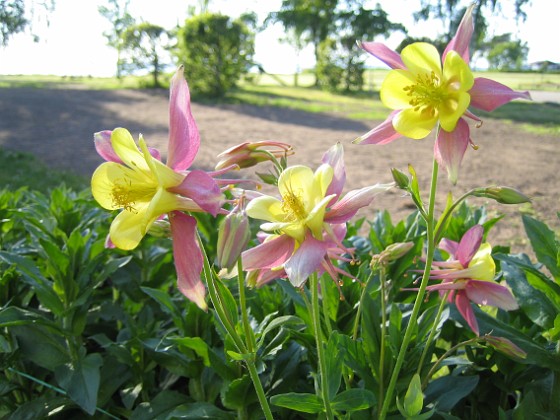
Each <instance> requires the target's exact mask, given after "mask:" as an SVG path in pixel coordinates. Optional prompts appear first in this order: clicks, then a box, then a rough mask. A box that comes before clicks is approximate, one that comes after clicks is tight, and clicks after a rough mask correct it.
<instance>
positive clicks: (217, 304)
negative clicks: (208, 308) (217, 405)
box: [197, 233, 273, 420]
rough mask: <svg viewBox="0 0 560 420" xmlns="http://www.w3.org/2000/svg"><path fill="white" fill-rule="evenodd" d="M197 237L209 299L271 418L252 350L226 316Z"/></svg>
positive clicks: (221, 299) (271, 418)
mask: <svg viewBox="0 0 560 420" xmlns="http://www.w3.org/2000/svg"><path fill="white" fill-rule="evenodd" d="M197 239H198V243H199V246H200V249H201V251H202V256H203V258H202V260H203V263H204V265H203V273H204V277H205V278H206V284H207V286H208V294H209V295H210V299H211V300H212V304H213V306H214V309H215V311H216V314H217V315H218V319H219V320H220V322H221V323H222V325H223V326H224V328H225V329H226V331H227V332H228V334H229V335H230V337H231V338H232V340H233V342H234V343H235V346H236V347H237V350H238V351H239V352H240V353H242V354H243V355H246V356H247V357H246V358H245V360H244V361H245V363H246V364H247V368H248V369H249V376H250V377H251V380H252V381H253V386H254V387H255V391H256V393H257V397H258V399H259V403H260V404H261V408H262V410H263V413H264V416H265V418H266V419H267V420H273V417H272V412H271V411H270V406H269V405H268V401H267V399H266V394H265V392H264V389H263V386H262V383H261V380H260V378H259V374H258V372H257V368H256V366H255V353H254V351H253V352H251V354H249V350H248V349H247V347H246V346H245V344H244V343H243V340H242V339H241V337H240V336H239V334H237V331H236V330H235V326H234V325H233V322H232V320H231V319H230V318H229V317H228V315H227V313H226V311H225V310H224V306H223V297H222V296H221V295H220V292H219V290H218V288H217V287H216V284H215V283H214V282H215V280H216V278H215V276H216V274H215V273H214V271H213V270H212V267H210V263H209V262H208V256H207V255H206V251H205V250H204V245H203V244H202V240H201V239H200V236H199V235H198V233H197Z"/></svg>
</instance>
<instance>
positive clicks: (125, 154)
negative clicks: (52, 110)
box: [91, 67, 222, 309]
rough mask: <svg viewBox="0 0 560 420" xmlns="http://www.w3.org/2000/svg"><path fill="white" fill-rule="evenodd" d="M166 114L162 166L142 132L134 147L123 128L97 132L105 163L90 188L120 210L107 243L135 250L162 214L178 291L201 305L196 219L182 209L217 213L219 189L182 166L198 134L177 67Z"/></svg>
mask: <svg viewBox="0 0 560 420" xmlns="http://www.w3.org/2000/svg"><path fill="white" fill-rule="evenodd" d="M169 113H170V119H169V144H168V158H167V164H163V163H162V162H161V161H160V153H159V152H158V151H157V150H155V149H149V148H148V147H147V145H146V142H145V141H144V139H143V138H142V136H140V139H139V141H138V145H137V144H136V143H135V142H134V139H133V138H132V136H131V135H130V133H129V132H128V130H126V129H124V128H116V129H115V130H113V131H103V132H100V133H96V135H95V136H94V140H95V147H96V149H97V151H98V153H99V154H100V155H101V156H102V157H103V158H104V159H105V160H106V161H107V162H105V163H102V164H101V165H100V166H99V167H98V168H97V169H96V171H95V172H94V174H93V176H92V180H91V188H92V193H93V196H94V198H95V199H96V201H97V202H98V203H99V204H100V205H101V206H102V207H103V208H106V209H108V210H117V209H122V211H121V212H120V213H119V214H118V215H117V217H116V218H115V219H114V220H113V222H112V223H111V228H110V231H109V236H110V241H111V243H112V244H113V245H114V246H116V247H117V248H121V249H125V250H130V249H134V248H136V247H137V246H138V244H139V243H140V241H141V240H142V238H143V237H144V235H145V234H146V233H147V232H148V230H149V229H150V227H151V226H152V225H153V223H154V222H155V221H156V220H158V219H160V218H161V217H163V216H165V215H167V217H168V218H169V222H170V225H171V236H172V238H173V255H174V258H175V266H176V269H177V276H178V287H179V290H180V291H181V292H182V293H183V294H184V295H185V296H186V297H187V298H188V299H190V300H192V301H193V302H195V303H196V304H197V305H198V306H199V307H200V308H202V309H206V308H207V305H206V302H205V299H204V297H205V294H206V291H205V288H204V285H203V284H202V282H201V280H200V273H201V271H202V253H201V250H200V248H199V247H198V243H197V239H196V219H195V218H194V217H192V216H189V215H187V214H185V213H183V212H184V211H187V212H208V213H211V214H213V215H216V214H217V212H218V211H219V209H220V208H221V205H222V193H221V191H220V188H219V186H218V185H217V184H216V181H215V180H214V179H213V178H212V177H211V176H210V175H208V174H207V173H205V172H203V171H199V170H194V171H188V170H187V169H188V168H189V167H190V166H191V164H192V162H193V161H194V158H195V156H196V154H197V152H198V148H199V146H200V135H199V132H198V128H197V126H196V123H195V120H194V118H193V116H192V113H191V106H190V94H189V88H188V85H187V82H186V80H185V79H184V77H183V69H182V67H181V68H179V69H178V70H177V72H176V73H175V75H174V77H173V79H172V81H171V89H170V102H169Z"/></svg>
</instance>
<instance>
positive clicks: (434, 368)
mask: <svg viewBox="0 0 560 420" xmlns="http://www.w3.org/2000/svg"><path fill="white" fill-rule="evenodd" d="M479 341H484V337H475V338H471V339H470V340H466V341H462V342H460V343H459V344H455V345H454V346H453V347H451V348H450V349H449V350H447V351H446V352H445V353H444V354H443V355H442V356H441V357H440V358H439V359H437V361H436V362H435V363H434V365H433V366H432V368H431V369H430V371H429V372H428V374H427V375H426V377H425V378H424V380H423V381H422V389H424V388H426V385H428V381H429V380H430V378H431V377H432V376H433V374H434V373H436V372H437V369H438V367H439V365H440V363H441V362H443V361H444V360H445V359H446V358H447V357H448V356H449V355H450V354H453V353H454V352H455V351H456V350H457V349H459V348H460V347H463V346H467V345H469V344H474V343H478V342H479Z"/></svg>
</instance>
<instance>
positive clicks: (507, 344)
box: [484, 335, 527, 359]
mask: <svg viewBox="0 0 560 420" xmlns="http://www.w3.org/2000/svg"><path fill="white" fill-rule="evenodd" d="M484 340H485V341H486V343H488V344H489V345H490V346H492V347H494V348H495V349H496V350H498V351H499V352H500V353H503V354H505V355H506V356H509V357H517V358H519V359H525V358H526V357H527V353H526V352H524V351H523V350H521V349H520V348H519V347H517V346H516V345H515V344H513V343H512V342H511V341H510V340H508V339H507V338H504V337H494V336H492V335H485V336H484Z"/></svg>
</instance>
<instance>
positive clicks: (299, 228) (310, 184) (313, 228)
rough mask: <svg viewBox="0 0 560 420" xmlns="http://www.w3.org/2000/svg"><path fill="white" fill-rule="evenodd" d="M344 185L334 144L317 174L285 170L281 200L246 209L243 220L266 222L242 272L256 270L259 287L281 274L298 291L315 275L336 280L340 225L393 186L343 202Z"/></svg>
mask: <svg viewBox="0 0 560 420" xmlns="http://www.w3.org/2000/svg"><path fill="white" fill-rule="evenodd" d="M345 181H346V174H345V168H344V160H343V149H342V146H341V145H340V144H337V145H335V146H333V147H332V148H331V149H329V150H328V151H327V153H326V154H325V155H324V156H323V164H322V165H321V166H319V168H318V169H317V170H316V171H315V172H313V171H312V170H311V169H310V168H308V167H306V166H292V167H289V168H287V169H285V170H284V171H283V172H282V174H281V175H280V177H279V179H278V190H279V193H280V197H281V198H280V199H278V198H276V197H271V196H266V195H262V196H260V197H257V198H255V199H253V200H252V201H251V202H250V203H249V204H248V206H247V215H248V216H249V217H252V218H255V219H260V220H264V221H266V223H263V224H262V225H261V229H262V230H263V231H265V232H267V233H268V235H267V236H266V239H265V240H264V242H263V243H262V244H260V245H258V246H257V247H255V248H253V249H250V250H248V251H245V252H244V253H243V254H242V258H243V266H244V268H245V269H246V270H248V271H255V270H259V271H260V277H259V280H257V284H259V285H260V284H262V283H264V282H266V281H268V280H270V279H272V278H277V277H282V276H284V275H285V276H287V277H288V278H289V280H290V282H291V283H292V284H293V285H294V286H295V287H300V286H302V285H303V283H304V282H305V280H306V279H307V278H308V277H309V275H310V274H311V273H313V272H316V271H319V270H322V269H324V270H327V271H329V272H330V273H331V274H332V275H333V276H335V275H336V270H335V269H334V267H333V266H332V263H331V262H330V259H329V255H331V256H332V255H333V251H334V250H335V249H339V250H341V251H340V254H342V253H344V252H345V251H346V250H345V249H344V246H343V245H342V244H341V240H342V239H343V237H344V236H342V237H341V236H340V232H341V229H344V223H345V222H346V221H348V220H349V219H350V218H351V217H352V216H354V215H355V214H356V212H357V211H358V210H359V209H360V208H362V207H364V206H367V205H369V204H370V203H371V201H372V200H373V197H374V196H375V195H376V194H377V193H379V192H381V191H385V190H387V189H389V188H391V186H392V184H386V185H381V184H376V185H374V186H370V187H364V188H361V189H359V190H354V191H351V192H349V193H348V194H346V195H345V196H344V197H342V196H341V193H342V189H343V187H344V183H345ZM341 225H342V226H341ZM275 272H276V273H277V274H278V276H275Z"/></svg>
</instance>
